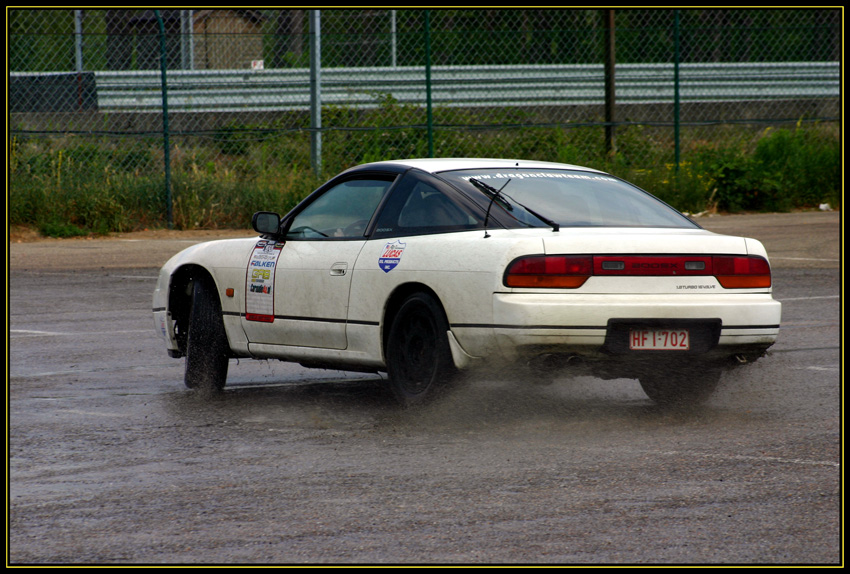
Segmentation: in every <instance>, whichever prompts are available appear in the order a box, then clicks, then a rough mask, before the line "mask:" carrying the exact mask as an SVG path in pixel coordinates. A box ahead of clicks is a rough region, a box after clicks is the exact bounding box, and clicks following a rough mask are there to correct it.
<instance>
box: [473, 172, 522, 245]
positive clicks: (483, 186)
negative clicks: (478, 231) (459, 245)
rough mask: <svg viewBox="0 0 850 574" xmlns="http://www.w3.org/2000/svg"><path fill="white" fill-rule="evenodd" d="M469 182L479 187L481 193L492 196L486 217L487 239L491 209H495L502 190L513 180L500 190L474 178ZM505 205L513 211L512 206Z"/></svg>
mask: <svg viewBox="0 0 850 574" xmlns="http://www.w3.org/2000/svg"><path fill="white" fill-rule="evenodd" d="M469 182H470V183H471V184H472V185H474V186H475V187H477V188H478V189H480V190H481V191H483V192H484V193H486V194H487V195H489V196H490V203H489V205H487V214H486V215H485V216H484V239H487V238H488V237H490V233H488V232H487V223H488V222H489V221H490V208H491V207H493V202H495V201H496V198H497V197H499V195H501V193H502V190H503V189H505V186H506V185H508V184H509V183H510V182H511V180H508V181H506V182H505V185H503V186H502V187H500V188H499V189H496V188H495V187H492V186H490V185H487V184H486V183H484V182H483V181H479V180H477V179H475V178H474V177H471V178H469ZM503 201H504V200H503ZM505 205H506V206H507V208H508V209H509V210H511V211H513V209H514V208H513V207H512V206H511V204H510V203H508V202H507V201H505Z"/></svg>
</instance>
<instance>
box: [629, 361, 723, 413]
mask: <svg viewBox="0 0 850 574" xmlns="http://www.w3.org/2000/svg"><path fill="white" fill-rule="evenodd" d="M721 374H722V370H721V369H719V368H715V367H707V368H705V369H699V370H698V369H694V368H693V367H691V368H689V369H685V370H675V371H661V372H657V373H651V374H644V375H641V376H640V377H639V379H638V380H639V381H640V386H641V387H642V388H643V391H644V392H645V393H646V394H647V395H648V396H649V398H650V399H652V400H653V401H655V402H656V403H658V404H659V405H664V406H694V405H698V404H701V403H703V402H704V401H706V400H707V399H708V397H710V396H711V394H712V393H713V392H714V390H715V389H716V388H717V385H718V384H719V383H720V376H721Z"/></svg>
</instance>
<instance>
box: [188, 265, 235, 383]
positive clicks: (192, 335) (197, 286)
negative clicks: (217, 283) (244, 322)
mask: <svg viewBox="0 0 850 574" xmlns="http://www.w3.org/2000/svg"><path fill="white" fill-rule="evenodd" d="M229 353H230V347H229V345H228V343H227V335H226V334H225V331H224V322H223V321H222V318H221V302H220V301H219V298H218V294H217V293H216V292H215V288H214V286H213V285H212V282H211V281H209V280H203V279H195V280H194V286H193V290H192V309H191V311H190V313H189V333H188V338H187V340H186V373H185V375H184V379H183V381H184V383H185V384H186V386H187V387H189V388H190V389H197V390H198V391H201V392H204V393H211V394H212V393H218V392H220V391H221V390H222V389H223V388H224V384H225V382H226V380H227V363H228V356H229Z"/></svg>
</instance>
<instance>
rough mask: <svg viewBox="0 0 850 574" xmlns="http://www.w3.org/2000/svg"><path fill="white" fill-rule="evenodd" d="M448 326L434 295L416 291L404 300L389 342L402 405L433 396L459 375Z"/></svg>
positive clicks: (392, 379) (394, 384) (392, 377)
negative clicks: (456, 374)
mask: <svg viewBox="0 0 850 574" xmlns="http://www.w3.org/2000/svg"><path fill="white" fill-rule="evenodd" d="M448 330H449V327H448V321H447V320H446V317H445V314H444V313H443V310H442V308H441V307H440V305H439V304H438V303H437V302H436V300H435V299H434V298H433V297H432V296H430V295H428V294H426V293H416V294H414V295H411V296H410V297H408V298H407V299H406V300H405V301H404V302H403V303H402V305H401V307H400V308H399V310H398V313H397V314H396V316H395V319H393V323H392V327H391V329H390V335H389V340H388V342H387V371H388V374H389V377H390V383H391V385H392V390H393V394H394V395H395V397H396V399H398V401H399V402H400V403H401V404H402V405H404V406H415V405H419V404H423V403H425V402H427V401H429V400H431V399H432V398H434V397H435V396H436V395H438V394H439V392H440V391H441V390H443V389H444V388H445V387H446V386H447V385H448V384H449V382H450V381H451V379H452V378H453V376H454V375H455V366H454V362H453V361H452V354H451V350H450V348H449V340H448V335H447V331H448Z"/></svg>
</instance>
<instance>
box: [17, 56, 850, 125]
mask: <svg viewBox="0 0 850 574" xmlns="http://www.w3.org/2000/svg"><path fill="white" fill-rule="evenodd" d="M66 75H68V74H66ZM47 76H49V74H32V73H19V72H12V73H10V74H9V77H10V83H11V84H12V85H13V86H14V84H15V81H16V79H17V80H18V81H20V80H21V79H22V78H36V79H37V78H44V77H47ZM94 77H95V84H96V94H97V109H99V110H100V111H106V112H136V113H138V112H151V113H152V112H158V111H160V108H161V106H162V99H161V92H160V90H161V83H160V82H161V80H160V74H159V72H158V71H126V72H94ZM167 79H168V105H169V111H171V112H237V111H287V110H308V109H309V106H310V71H309V69H307V68H297V69H265V70H206V71H169V72H168V75H167ZM615 82H616V97H617V102H618V103H619V104H649V103H671V102H672V101H673V98H674V89H675V86H674V67H673V64H619V65H618V66H617V68H616V78H615ZM604 83H605V76H604V70H603V66H602V65H601V64H586V65H581V64H579V65H550V66H436V67H433V68H432V69H431V91H432V95H431V98H432V102H433V104H434V105H437V106H465V107H475V106H493V107H501V106H564V105H592V104H602V103H603V102H604ZM840 83H841V79H840V64H839V62H782V63H775V62H772V63H743V64H741V63H711V64H693V63H690V64H681V65H680V67H679V96H680V101H681V102H682V103H690V102H734V101H751V100H777V99H782V100H788V99H822V98H838V97H839V96H840ZM321 94H322V96H321V97H322V103H323V104H324V105H337V106H351V107H357V108H369V107H376V106H378V105H380V101H381V99H382V98H385V97H387V96H389V97H392V98H393V99H394V100H396V101H398V102H399V103H402V104H415V105H421V104H422V103H423V102H425V100H426V85H425V73H424V68H423V67H387V68H327V69H323V70H322V72H321ZM10 99H12V98H11V97H10ZM21 101H26V100H24V99H20V100H18V105H16V106H15V107H14V109H13V111H26V110H22V109H20V108H21V106H20V102H21Z"/></svg>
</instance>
